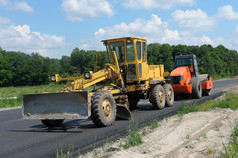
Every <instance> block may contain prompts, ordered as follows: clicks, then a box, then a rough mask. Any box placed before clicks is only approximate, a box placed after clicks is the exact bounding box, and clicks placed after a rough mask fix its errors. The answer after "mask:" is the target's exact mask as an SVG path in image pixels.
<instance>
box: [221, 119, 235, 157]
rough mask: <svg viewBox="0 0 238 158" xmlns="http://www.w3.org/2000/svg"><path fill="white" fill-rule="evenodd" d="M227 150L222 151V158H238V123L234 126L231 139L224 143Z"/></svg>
mask: <svg viewBox="0 0 238 158" xmlns="http://www.w3.org/2000/svg"><path fill="white" fill-rule="evenodd" d="M224 148H225V151H224V152H221V153H220V157H222V158H238V123H237V124H236V126H235V127H234V130H233V133H232V135H231V140H230V143H229V144H228V145H224Z"/></svg>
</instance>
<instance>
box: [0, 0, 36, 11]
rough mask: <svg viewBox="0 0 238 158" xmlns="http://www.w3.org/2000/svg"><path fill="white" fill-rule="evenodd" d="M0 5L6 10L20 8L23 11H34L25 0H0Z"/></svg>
mask: <svg viewBox="0 0 238 158" xmlns="http://www.w3.org/2000/svg"><path fill="white" fill-rule="evenodd" d="M0 5H2V6H3V7H5V8H6V9H8V10H20V11H24V12H34V9H33V8H32V7H31V6H29V5H28V4H27V3H26V2H17V1H14V2H11V1H10V0H0Z"/></svg>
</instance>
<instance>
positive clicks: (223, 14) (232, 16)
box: [218, 5, 238, 20]
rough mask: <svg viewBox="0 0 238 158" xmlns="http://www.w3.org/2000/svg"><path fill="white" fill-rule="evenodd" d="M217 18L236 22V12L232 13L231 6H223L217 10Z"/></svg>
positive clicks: (237, 15) (237, 17)
mask: <svg viewBox="0 0 238 158" xmlns="http://www.w3.org/2000/svg"><path fill="white" fill-rule="evenodd" d="M218 17H219V18H221V19H227V20H236V19H238V12H235V11H233V9H232V6H231V5H225V6H222V7H220V8H218Z"/></svg>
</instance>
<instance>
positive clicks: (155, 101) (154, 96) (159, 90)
mask: <svg viewBox="0 0 238 158" xmlns="http://www.w3.org/2000/svg"><path fill="white" fill-rule="evenodd" d="M150 100H151V102H152V105H153V108H154V109H156V110H158V109H163V108H164V107H165V93H164V88H163V87H162V86H161V85H156V86H155V87H154V88H153V90H152V92H151V98H150Z"/></svg>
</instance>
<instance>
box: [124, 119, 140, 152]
mask: <svg viewBox="0 0 238 158" xmlns="http://www.w3.org/2000/svg"><path fill="white" fill-rule="evenodd" d="M128 132H129V136H128V137H127V140H126V142H125V143H124V144H122V143H121V144H120V147H123V148H124V149H127V148H129V147H131V146H137V145H140V144H142V143H143V140H142V137H141V135H140V134H139V129H138V125H137V124H136V125H132V123H130V125H129V128H128Z"/></svg>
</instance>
